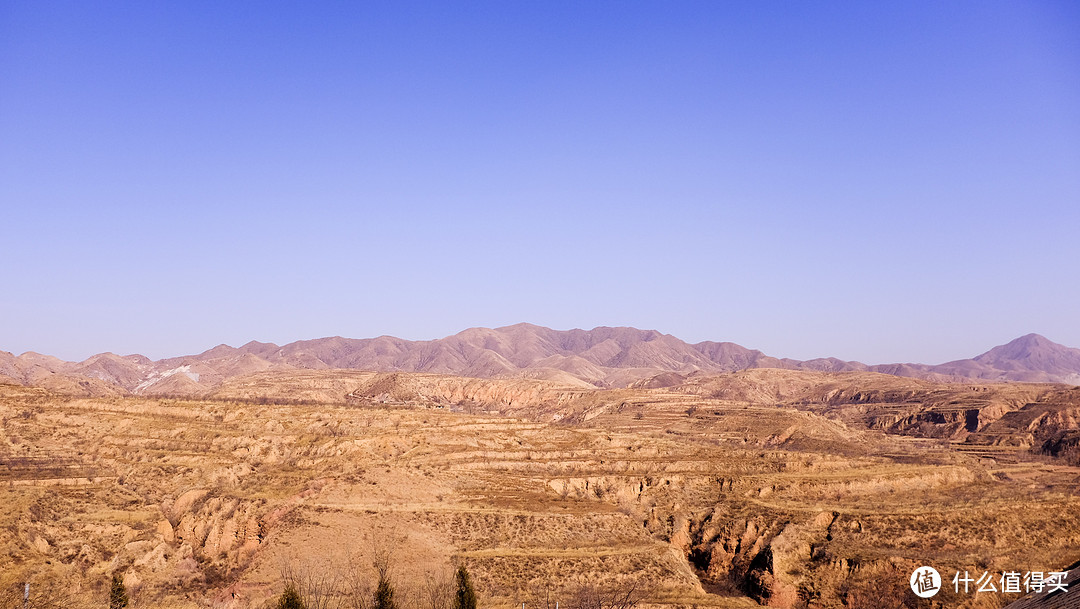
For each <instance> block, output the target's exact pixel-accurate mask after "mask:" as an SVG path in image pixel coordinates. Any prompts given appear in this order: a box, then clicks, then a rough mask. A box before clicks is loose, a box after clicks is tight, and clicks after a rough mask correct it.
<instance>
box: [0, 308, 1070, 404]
mask: <svg viewBox="0 0 1080 609" xmlns="http://www.w3.org/2000/svg"><path fill="white" fill-rule="evenodd" d="M754 368H779V369H787V370H810V371H818V372H848V371H867V372H879V373H883V374H890V375H893V376H902V377H912V378H922V379H927V380H936V381H963V380H981V381H1001V382H1008V381H1014V382H1051V383H1069V384H1080V349H1074V348H1070V347H1066V346H1064V345H1060V344H1058V343H1055V342H1053V341H1050V340H1049V339H1047V338H1045V337H1043V336H1041V335H1038V334H1026V335H1024V336H1021V337H1019V338H1016V339H1014V340H1012V341H1010V342H1008V343H1006V344H1004V345H999V346H996V347H993V348H991V349H989V350H988V351H986V352H984V353H982V354H980V355H977V356H975V357H972V358H969V359H963V360H954V361H951V362H945V363H943V364H937V365H929V364H918V363H894V364H876V365H867V364H863V363H861V362H857V361H845V360H841V359H837V358H832V357H823V358H815V359H810V360H795V359H790V358H776V357H773V356H770V355H767V354H765V353H763V352H761V351H759V350H756V349H749V348H747V347H743V346H742V345H739V344H736V343H732V342H717V341H702V342H698V343H687V342H685V341H683V340H681V339H679V338H677V337H675V336H672V335H670V334H664V333H661V332H659V331H656V330H641V329H638V328H632V327H609V326H598V327H596V328H593V329H592V330H582V329H577V328H575V329H571V330H553V329H551V328H546V327H544V326H537V325H533V324H529V323H519V324H514V325H511V326H503V327H499V328H485V327H475V328H467V329H465V330H462V331H461V332H458V333H456V334H453V335H450V336H447V337H444V338H439V339H432V340H420V341H413V340H406V339H402V338H397V337H393V336H385V335H384V336H378V337H375V338H360V339H357V338H345V337H341V336H331V337H324V338H316V339H306V340H299V341H294V342H291V343H288V344H285V345H277V344H275V343H269V342H259V341H254V340H252V341H249V342H247V343H245V344H244V345H241V346H240V347H232V346H230V345H226V344H220V345H217V346H215V347H212V348H210V349H207V350H206V351H203V352H202V353H198V354H193V355H184V356H178V357H170V358H164V359H160V360H156V361H154V360H150V359H149V358H147V357H145V356H142V355H138V354H133V355H123V356H122V355H117V354H114V353H99V354H96V355H93V356H91V357H89V358H87V359H85V360H83V361H81V362H65V361H63V360H60V359H58V358H55V357H52V356H48V355H42V354H39V353H34V352H26V353H24V354H22V355H19V356H15V355H13V354H11V353H8V352H5V351H0V382H15V383H18V384H23V385H40V386H46V387H51V388H54V389H58V390H66V391H76V392H79V391H81V392H83V393H100V392H106V393H110V392H119V393H124V392H129V393H158V394H161V393H175V392H180V393H198V392H199V391H200V390H210V389H211V388H213V387H215V386H217V385H220V384H221V383H222V382H224V381H225V380H227V379H230V378H234V377H237V376H243V375H246V374H253V373H256V372H266V371H274V370H322V369H353V370H371V371H378V372H429V373H437V374H451V375H458V376H468V377H477V378H530V379H540V380H551V381H559V382H564V383H571V382H572V383H573V384H575V385H578V386H581V385H586V386H593V387H598V388H604V387H624V386H629V385H632V384H634V383H639V382H642V381H645V380H647V379H650V378H652V377H655V376H656V375H660V374H668V373H674V374H677V375H689V374H693V373H712V374H719V373H726V372H736V371H739V370H746V369H754Z"/></svg>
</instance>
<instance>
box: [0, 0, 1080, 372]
mask: <svg viewBox="0 0 1080 609" xmlns="http://www.w3.org/2000/svg"><path fill="white" fill-rule="evenodd" d="M0 210H2V214H0V243H2V248H3V249H2V251H3V254H4V256H3V260H4V264H3V267H2V269H3V270H2V272H0V349H3V350H7V351H13V352H15V353H16V354H17V353H21V352H23V351H27V350H34V351H38V352H43V353H48V354H53V355H57V356H59V357H63V358H65V359H82V358H85V357H87V356H88V355H90V354H92V353H96V352H101V351H113V352H118V353H132V352H139V353H143V354H146V355H149V356H151V357H154V358H158V357H164V356H171V355H179V354H184V353H194V352H199V351H202V350H204V349H207V348H210V347H212V346H214V345H216V344H219V343H222V342H225V343H229V344H233V345H239V344H242V343H244V342H247V341H248V340H252V339H257V340H263V341H273V342H278V343H284V342H289V341H292V340H297V339H303V338H315V337H320V336H329V335H343V336H349V337H358V338H359V337H368V336H376V335H380V334H391V335H395V336H401V337H404V338H411V339H428V338H438V337H442V336H445V335H448V334H452V333H454V332H457V331H459V330H462V329H464V328H467V327H470V326H499V325H505V324H511V323H516V322H519V321H529V322H532V323H537V324H542V325H546V326H550V327H554V328H557V329H567V328H573V327H582V328H591V327H593V326H597V325H631V326H636V327H639V328H651V329H657V330H660V331H663V332H667V333H671V334H674V335H676V336H678V337H680V338H683V339H685V340H688V341H691V342H696V341H700V340H730V341H734V342H738V343H740V344H743V345H745V346H748V347H752V348H758V349H761V350H763V351H765V352H766V353H769V354H771V355H776V356H781V357H784V356H786V357H796V358H810V357H815V356H826V355H832V356H837V357H841V358H844V359H858V360H861V361H865V362H868V363H882V362H894V361H920V362H926V363H938V362H942V361H945V360H950V359H955V358H961V357H968V356H971V355H975V354H977V353H979V352H981V351H983V350H985V349H987V348H989V347H991V346H993V345H995V344H999V343H1003V342H1005V341H1007V340H1009V339H1012V338H1014V337H1016V336H1019V335H1021V334H1025V333H1027V332H1039V333H1041V334H1044V335H1046V336H1047V337H1048V338H1050V339H1052V340H1055V341H1058V342H1062V343H1064V344H1067V345H1070V346H1075V347H1080V323H1078V314H1077V312H1078V311H1080V4H1078V3H1075V2H1069V1H1063V2H994V1H984V0H979V1H972V2H888V3H886V2H854V1H853V2H798V3H796V2H758V1H748V2H702V3H688V2H651V3H650V2H606V3H583V2H503V1H496V2H489V3H484V2H460V3H454V2H432V3H410V2H398V1H395V2H386V3H370V2H362V3H356V2H340V3H338V2H334V3H307V2H304V3H301V2H295V3H273V2H250V3H244V2H224V3H223V2H172V3H167V2H130V3H119V2H41V1H36V0H35V1H31V2H21V1H12V0H7V1H5V2H2V3H0Z"/></svg>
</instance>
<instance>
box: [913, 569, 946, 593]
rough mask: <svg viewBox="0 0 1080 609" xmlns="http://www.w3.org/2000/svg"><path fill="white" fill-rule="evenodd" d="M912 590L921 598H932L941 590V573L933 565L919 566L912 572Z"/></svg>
mask: <svg viewBox="0 0 1080 609" xmlns="http://www.w3.org/2000/svg"><path fill="white" fill-rule="evenodd" d="M909 583H910V584H911V591H912V592H914V593H915V596H917V597H919V598H930V597H931V596H934V595H935V594H937V593H938V590H941V575H939V574H938V572H937V569H935V568H933V567H919V568H918V569H915V572H914V573H912V574H911V580H910V582H909Z"/></svg>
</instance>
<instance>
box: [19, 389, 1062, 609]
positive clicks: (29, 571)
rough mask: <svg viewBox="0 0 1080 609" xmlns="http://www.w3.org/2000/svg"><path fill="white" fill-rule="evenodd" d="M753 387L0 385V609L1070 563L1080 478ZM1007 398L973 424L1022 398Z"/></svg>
mask: <svg viewBox="0 0 1080 609" xmlns="http://www.w3.org/2000/svg"><path fill="white" fill-rule="evenodd" d="M754 373H755V374H757V375H758V377H761V378H750V379H749V380H747V378H745V375H744V377H737V378H736V379H735V380H736V381H738V382H734V381H729V382H727V383H726V384H724V386H723V387H724V388H721V387H719V386H713V385H710V384H709V383H714V384H715V382H714V381H709V382H704V381H702V382H694V383H691V385H693V387H689V386H684V387H668V388H652V389H644V388H643V389H618V390H607V391H587V390H583V389H581V388H580V387H573V386H559V385H557V384H555V383H550V382H542V381H527V380H523V379H511V380H504V381H493V380H486V381H481V380H477V379H456V380H455V379H454V377H438V376H435V375H415V374H414V375H410V374H395V375H376V374H373V373H356V372H327V371H319V372H311V371H309V372H303V373H290V374H279V375H275V374H274V373H266V374H263V375H256V376H253V377H244V378H242V379H236V380H234V381H229V382H226V383H225V384H224V385H223V386H222V387H220V388H219V389H218V390H217V391H215V393H213V394H211V395H208V396H206V397H202V398H184V399H179V398H177V399H171V398H147V397H133V396H128V397H123V396H106V397H97V398H85V397H80V398H76V397H67V396H64V395H60V394H56V393H51V392H49V391H47V390H45V389H37V388H28V387H21V386H14V385H3V386H0V419H2V421H3V425H2V433H0V569H2V576H0V580H2V581H0V584H2V586H3V587H2V589H0V601H2V602H0V606H3V607H8V606H19V605H18V603H20V602H21V600H22V592H23V589H24V588H23V585H24V582H30V584H31V596H32V601H33V605H32V606H34V607H82V606H86V607H89V606H98V607H100V606H105V605H106V604H107V597H108V586H109V582H110V579H111V577H112V575H113V574H114V573H119V574H122V577H123V580H124V583H125V585H126V588H127V589H128V591H129V596H130V598H131V601H132V603H131V606H134V607H176V608H180V607H192V608H194V607H215V608H222V609H225V608H241V607H270V606H274V605H273V603H274V602H275V601H276V598H277V595H279V594H280V593H281V591H282V589H283V587H284V582H283V574H291V575H292V576H293V577H294V578H297V579H298V580H299V581H300V582H301V583H302V587H303V588H304V590H305V592H306V594H308V596H309V606H319V607H350V606H360V605H354V604H352V603H353V602H354V601H357V600H358V599H359V600H364V599H366V598H367V596H365V595H366V594H368V592H366V591H370V589H371V587H372V586H373V585H374V577H375V576H374V570H373V568H372V565H373V562H376V560H387V561H388V563H389V565H390V573H391V577H392V579H393V581H394V582H395V583H396V585H397V587H398V594H399V600H401V601H402V602H403V604H404V605H406V606H409V607H417V608H420V607H432V608H433V609H439V608H440V606H441V605H440V604H439V602H438V597H439V591H440V590H445V586H446V585H447V584H446V582H447V580H448V577H449V574H450V573H451V571H452V569H453V568H455V567H456V566H457V565H461V564H463V565H466V566H467V567H468V569H469V570H470V572H471V573H472V575H473V578H474V581H475V582H476V584H477V587H478V591H479V593H480V598H481V606H484V607H506V608H509V607H520V606H521V604H522V603H525V604H526V606H527V607H538V606H542V607H545V609H547V607H548V606H551V607H552V608H553V606H554V601H556V600H558V601H559V602H560V603H561V605H560V606H561V607H574V606H582V607H584V606H585V605H586V604H587V603H583V602H581V600H582V598H583V594H584V592H583V591H589V590H593V591H604V592H611V591H633V592H632V596H633V600H635V601H638V602H639V604H641V605H647V606H656V607H660V606H663V607H672V608H674V607H695V606H696V607H718V608H719V607H754V606H758V605H759V604H767V605H770V606H777V607H853V608H857V607H865V608H871V607H904V606H908V607H925V606H930V605H929V604H928V601H920V600H919V599H917V598H915V597H914V596H913V595H912V594H911V592H910V591H909V590H908V585H907V579H908V576H909V574H910V573H911V571H912V570H913V569H914V568H915V567H916V566H919V565H922V564H933V565H935V566H936V567H937V568H938V570H939V571H941V572H942V573H943V574H945V573H950V574H951V573H952V572H954V571H956V570H968V571H972V572H982V571H1004V570H1025V571H1026V570H1039V569H1041V570H1044V571H1051V570H1058V569H1060V568H1062V567H1064V566H1066V565H1069V564H1071V563H1073V562H1075V561H1076V560H1077V559H1078V558H1080V495H1078V494H1077V489H1078V487H1080V484H1078V482H1080V470H1077V469H1076V468H1074V467H1070V466H1069V465H1067V464H1066V463H1065V462H1062V461H1060V460H1053V459H1036V458H1034V457H1032V456H1030V453H1022V451H1020V452H1018V449H1016V447H1012V448H1009V447H1008V446H1006V447H1005V448H1006V449H1008V450H1010V451H1011V452H1009V456H1010V458H1008V459H991V458H988V456H987V454H986V452H987V450H986V449H984V450H982V451H981V452H980V451H979V450H971V448H972V446H975V445H973V444H971V443H970V442H966V440H967V436H968V435H971V434H972V433H975V434H977V433H978V429H976V431H975V432H971V431H970V430H967V428H966V427H964V425H960V428H962V429H960V428H957V429H953V430H952V431H950V432H949V433H948V434H936V435H935V434H933V433H929V434H921V435H922V436H923V437H917V435H918V434H914V433H908V435H903V434H904V431H905V429H907V431H908V432H911V429H910V428H903V425H901V426H900V427H901V428H900V429H888V427H889V426H888V425H885V424H883V423H881V421H882V420H883V419H882V416H880V415H881V411H883V410H889V409H892V410H891V411H890V412H892V414H890V415H889V416H890V417H892V419H890V420H891V421H892V423H891V425H895V424H896V423H897V422H902V421H904V420H906V419H905V417H907V416H909V415H912V412H910V411H911V408H908V410H906V411H903V412H899V414H898V413H897V412H895V411H896V409H897V408H900V406H898V405H897V404H904V403H907V404H909V406H911V405H919V406H918V408H916V410H917V411H918V412H915V414H918V413H919V412H923V411H924V410H919V409H924V407H925V405H926V404H928V403H930V402H931V401H932V399H931V398H930V397H926V396H921V397H920V395H917V394H911V395H908V394H906V393H905V394H904V395H905V396H906V397H904V399H905V400H907V402H903V401H900V402H898V401H897V400H896V399H892V398H888V396H884V395H879V394H874V395H872V396H870V397H867V395H869V394H866V395H863V394H858V392H853V393H851V394H850V395H848V394H845V393H844V392H843V391H840V392H839V393H838V394H837V393H831V394H830V393H828V391H827V392H826V393H825V394H824V395H825V397H821V396H819V395H818V394H817V393H815V392H817V391H818V390H819V389H820V388H821V387H822V383H823V382H830V383H831V382H839V381H837V379H836V378H835V377H828V378H825V379H824V381H823V380H821V379H818V380H816V381H813V380H812V382H811V381H807V379H808V378H810V377H807V376H802V377H790V378H787V377H785V379H780V380H781V381H783V382H782V383H781V384H783V385H784V386H783V387H780V386H777V385H776V383H777V382H778V381H777V379H776V378H773V376H774V375H770V373H769V371H754ZM875 376H881V375H875ZM890 378H891V377H890ZM841 380H843V379H841ZM845 382H847V381H845ZM859 382H870V381H865V379H864V380H860V381H859ZM904 382H912V383H923V384H926V385H927V386H928V387H929V388H928V389H927V390H928V391H931V392H933V391H939V390H941V388H940V387H938V386H932V385H933V384H929V383H925V382H923V381H910V379H905V381H904ZM740 383H741V384H740ZM770 383H771V384H770ZM792 383H794V385H792ZM799 383H802V385H799ZM744 385H745V386H744ZM848 386H850V382H849V385H848ZM732 387H736V389H737V388H738V387H742V389H739V390H736V389H732ZM1019 387H1021V388H1020V389H1016V390H1015V391H1018V392H1021V393H1023V392H1029V393H1032V392H1033V395H1041V394H1040V393H1039V392H1040V391H1044V392H1045V390H1044V389H1040V388H1039V386H1019ZM763 388H765V389H763ZM829 391H832V389H830V390H829ZM904 391H907V389H905V390H904ZM995 391H998V390H996V389H995ZM1001 391H1004V390H1001ZM1010 391H1013V390H1010ZM856 394H858V395H856ZM928 395H929V394H928ZM935 395H936V394H935ZM965 395H966V394H965ZM1010 395H1011V394H1010ZM837 396H840V397H837ZM844 396H847V397H844ZM893 397H894V398H895V396H893ZM961 397H963V396H961ZM1006 397H1008V399H1006V398H1001V399H998V400H997V401H994V400H984V401H985V402H986V403H985V404H983V406H982V408H986V409H987V412H988V414H987V416H989V412H990V410H989V409H991V408H994V407H997V406H1001V409H1002V410H1001V412H1000V413H998V414H997V415H996V417H998V418H1000V417H1001V416H1002V415H1003V413H1005V412H1019V411H1020V409H1022V408H1023V407H1024V405H1025V404H1026V403H1027V402H1028V401H1029V400H1033V399H1035V398H1033V397H1031V396H1028V395H1027V394H1023V395H1017V396H1012V397H1009V396H1006ZM849 398H850V399H849ZM954 398H956V395H951V396H950V397H949V399H946V400H944V401H943V403H942V405H941V407H942V408H944V407H945V406H948V405H949V403H950V402H953V401H954ZM1013 398H1015V399H1013ZM963 399H968V398H963ZM980 399H982V398H980ZM890 400H891V401H890ZM956 400H957V401H962V400H960V399H959V398H956ZM1009 400H1012V401H1009ZM952 406H953V407H954V409H955V406H956V404H952ZM912 407H913V406H912ZM969 409H970V408H969ZM905 413H906V414H905ZM965 416H966V415H965ZM977 416H978V415H976V418H977ZM916 418H917V417H916ZM924 418H925V417H924ZM966 420H967V419H964V421H966ZM941 424H942V425H946V426H947V425H951V424H952V423H951V422H950V421H949V420H943V422H942V423H941ZM988 425H990V422H984V424H983V427H987V426H988ZM887 431H888V432H890V433H886V432H887ZM958 434H959V435H958ZM988 450H990V452H993V450H995V449H993V448H990V449H988ZM998 450H1003V449H1001V448H1000V447H998ZM1016 598H1019V597H1018V596H1017V595H1012V596H1009V595H999V594H986V593H984V594H979V595H974V594H968V595H963V594H961V595H956V594H953V593H952V591H951V589H950V590H946V591H944V592H943V593H942V594H941V595H939V596H938V597H935V602H936V603H937V605H936V606H940V607H1000V606H1002V605H1003V604H1005V603H1007V602H1009V601H1011V600H1015V599H1016ZM920 602H921V603H922V604H919V603H920ZM12 603H15V604H12ZM600 604H603V603H600ZM598 609H606V606H605V607H603V608H598Z"/></svg>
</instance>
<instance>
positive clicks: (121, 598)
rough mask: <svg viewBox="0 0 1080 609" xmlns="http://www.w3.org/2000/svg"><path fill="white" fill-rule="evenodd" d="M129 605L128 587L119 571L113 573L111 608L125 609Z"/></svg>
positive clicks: (110, 594)
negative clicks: (126, 587) (125, 586)
mask: <svg viewBox="0 0 1080 609" xmlns="http://www.w3.org/2000/svg"><path fill="white" fill-rule="evenodd" d="M127 606H128V595H127V589H125V588H124V580H123V578H121V577H120V574H119V573H113V576H112V587H111V588H109V609H124V607H127Z"/></svg>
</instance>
